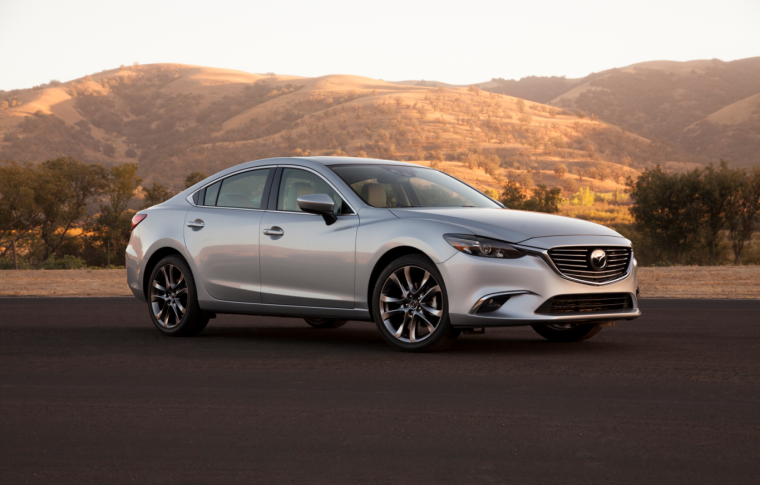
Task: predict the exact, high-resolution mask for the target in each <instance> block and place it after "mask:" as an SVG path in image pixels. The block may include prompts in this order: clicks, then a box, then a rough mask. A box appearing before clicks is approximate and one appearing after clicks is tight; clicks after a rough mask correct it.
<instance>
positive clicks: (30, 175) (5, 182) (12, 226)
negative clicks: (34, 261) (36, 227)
mask: <svg viewBox="0 0 760 485" xmlns="http://www.w3.org/2000/svg"><path fill="white" fill-rule="evenodd" d="M35 175H36V174H35V171H34V169H33V168H32V167H31V166H29V165H21V164H18V163H15V162H7V163H5V164H2V165H0V248H2V250H0V257H3V256H5V255H6V254H7V253H8V251H11V252H12V254H13V259H14V264H15V267H16V269H18V258H17V256H18V255H17V252H16V244H17V243H18V242H19V241H21V240H23V239H25V238H27V237H29V236H30V235H31V231H32V227H31V219H32V217H33V215H34V188H33V187H34V176H35Z"/></svg>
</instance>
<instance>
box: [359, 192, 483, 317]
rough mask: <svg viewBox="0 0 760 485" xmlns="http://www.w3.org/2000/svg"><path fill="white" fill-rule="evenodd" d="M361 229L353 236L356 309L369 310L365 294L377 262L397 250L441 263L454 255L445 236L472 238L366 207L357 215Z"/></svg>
mask: <svg viewBox="0 0 760 485" xmlns="http://www.w3.org/2000/svg"><path fill="white" fill-rule="evenodd" d="M359 217H360V218H361V225H360V226H359V229H358V231H357V235H356V283H355V293H354V301H355V305H354V306H355V308H361V309H368V308H369V307H368V302H367V292H368V289H369V285H370V284H372V283H373V282H372V281H370V278H371V277H372V271H373V270H374V268H375V266H376V265H377V263H378V261H380V259H381V258H382V257H383V256H384V255H385V254H386V253H388V251H391V250H393V249H395V248H399V247H409V248H414V249H416V250H418V251H420V252H422V253H424V254H425V255H427V256H428V257H429V258H430V259H431V260H432V261H433V262H434V263H435V264H440V263H443V262H444V261H446V260H448V259H449V258H451V257H452V256H454V255H455V254H457V250H456V249H454V248H453V247H452V246H451V245H450V244H449V243H448V242H446V240H445V239H444V238H443V235H444V234H449V233H457V234H472V231H470V230H468V229H466V228H464V227H463V226H459V225H457V224H451V223H444V222H438V221H432V220H424V219H399V218H397V217H395V216H394V215H393V214H391V213H390V211H389V210H387V209H376V208H370V207H365V208H363V209H362V210H361V211H360V212H359Z"/></svg>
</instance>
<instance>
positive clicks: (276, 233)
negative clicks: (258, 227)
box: [264, 226, 285, 236]
mask: <svg viewBox="0 0 760 485" xmlns="http://www.w3.org/2000/svg"><path fill="white" fill-rule="evenodd" d="M264 234H266V235H267V236H284V235H285V231H283V230H282V229H280V228H279V227H277V226H274V227H272V228H270V229H264Z"/></svg>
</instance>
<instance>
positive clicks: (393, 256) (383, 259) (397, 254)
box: [367, 246, 435, 319]
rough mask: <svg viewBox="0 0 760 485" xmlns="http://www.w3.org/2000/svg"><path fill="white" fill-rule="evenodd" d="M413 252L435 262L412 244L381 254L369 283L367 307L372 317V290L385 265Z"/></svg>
mask: <svg viewBox="0 0 760 485" xmlns="http://www.w3.org/2000/svg"><path fill="white" fill-rule="evenodd" d="M412 254H419V255H421V256H423V257H425V258H427V259H429V260H430V262H431V263H433V264H435V263H434V262H433V259H432V258H431V257H430V256H428V255H427V254H425V252H424V251H422V250H420V249H418V248H415V247H412V246H396V247H394V248H391V249H389V250H388V251H386V252H385V254H383V255H382V256H380V258H379V259H378V260H377V263H375V266H374V267H373V268H372V273H370V277H369V284H368V285H367V308H368V309H369V316H370V318H372V319H374V318H375V317H374V315H373V313H372V292H373V291H374V289H375V283H376V282H377V278H379V277H380V273H382V272H383V270H384V269H385V267H386V266H388V265H389V264H391V262H393V261H395V260H397V259H398V258H401V257H404V256H409V255H412Z"/></svg>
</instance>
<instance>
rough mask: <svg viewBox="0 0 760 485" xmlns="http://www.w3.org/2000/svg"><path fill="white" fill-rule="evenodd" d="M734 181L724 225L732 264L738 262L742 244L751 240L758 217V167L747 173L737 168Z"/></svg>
mask: <svg viewBox="0 0 760 485" xmlns="http://www.w3.org/2000/svg"><path fill="white" fill-rule="evenodd" d="M734 182H735V184H734V189H733V191H732V193H731V196H730V197H729V201H728V204H727V205H726V225H727V229H728V236H729V239H730V241H731V249H732V250H733V252H734V264H739V263H740V261H741V255H742V250H743V249H744V244H745V243H746V242H747V241H751V240H752V234H753V233H754V231H755V227H756V225H757V223H758V222H759V221H758V219H760V218H759V217H758V214H760V167H755V168H754V169H753V170H752V172H750V173H749V174H748V173H746V171H744V170H737V171H736V172H735V177H734Z"/></svg>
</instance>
